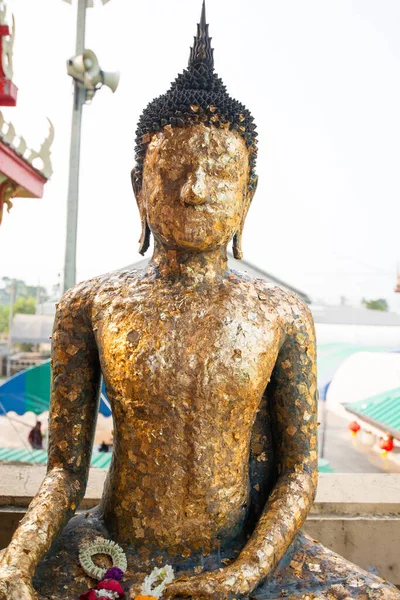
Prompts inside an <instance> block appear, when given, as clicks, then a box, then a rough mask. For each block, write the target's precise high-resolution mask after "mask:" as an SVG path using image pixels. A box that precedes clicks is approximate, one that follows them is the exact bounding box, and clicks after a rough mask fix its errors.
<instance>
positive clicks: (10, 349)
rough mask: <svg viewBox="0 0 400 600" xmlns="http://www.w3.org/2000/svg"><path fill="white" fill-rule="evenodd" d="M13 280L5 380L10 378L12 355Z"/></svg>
mask: <svg viewBox="0 0 400 600" xmlns="http://www.w3.org/2000/svg"><path fill="white" fill-rule="evenodd" d="M16 287H17V286H16V284H15V280H13V281H12V282H11V283H10V308H9V312H8V345H7V347H8V350H7V378H9V377H11V353H12V336H11V329H12V322H13V317H14V303H15V292H16Z"/></svg>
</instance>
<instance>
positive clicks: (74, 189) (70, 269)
mask: <svg viewBox="0 0 400 600" xmlns="http://www.w3.org/2000/svg"><path fill="white" fill-rule="evenodd" d="M86 3H87V0H78V14H77V23H76V54H77V55H78V54H83V51H84V49H85V33H86V8H87V4H86ZM85 100H86V89H85V87H84V86H83V85H81V84H80V83H79V81H76V80H74V103H73V108H72V128H71V147H70V154H69V181H68V206H67V240H66V245H65V264H64V282H63V285H64V291H67V290H68V289H69V288H70V287H72V286H73V285H75V282H76V241H77V231H78V202H79V163H80V156H81V130H82V110H83V105H84V104H85Z"/></svg>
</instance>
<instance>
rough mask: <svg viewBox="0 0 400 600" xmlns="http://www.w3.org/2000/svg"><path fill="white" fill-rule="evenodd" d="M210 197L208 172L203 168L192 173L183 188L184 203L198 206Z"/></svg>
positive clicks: (182, 199)
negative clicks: (207, 179)
mask: <svg viewBox="0 0 400 600" xmlns="http://www.w3.org/2000/svg"><path fill="white" fill-rule="evenodd" d="M208 199H209V193H208V186H207V182H206V174H205V172H204V171H203V170H202V169H198V170H197V171H196V172H195V173H190V175H189V177H188V179H187V181H186V182H185V184H184V185H183V186H182V189H181V201H182V203H183V204H191V205H192V206H196V205H199V204H205V203H206V202H207V200H208Z"/></svg>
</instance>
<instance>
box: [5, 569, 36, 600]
mask: <svg viewBox="0 0 400 600" xmlns="http://www.w3.org/2000/svg"><path fill="white" fill-rule="evenodd" d="M0 600H37V596H36V593H35V590H34V589H33V587H32V583H31V580H30V578H29V577H27V576H25V575H24V574H23V573H21V572H19V571H18V570H17V569H13V568H11V567H7V566H0Z"/></svg>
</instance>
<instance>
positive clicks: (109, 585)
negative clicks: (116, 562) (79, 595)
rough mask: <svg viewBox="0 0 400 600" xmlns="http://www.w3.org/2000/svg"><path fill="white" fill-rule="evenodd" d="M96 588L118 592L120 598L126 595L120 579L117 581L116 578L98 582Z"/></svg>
mask: <svg viewBox="0 0 400 600" xmlns="http://www.w3.org/2000/svg"><path fill="white" fill-rule="evenodd" d="M96 589H97V590H109V591H110V592H116V593H117V594H119V598H123V597H124V596H125V592H124V589H123V587H122V585H121V584H120V583H119V582H118V581H115V579H108V580H107V581H100V583H98V584H97V585H96ZM89 600H92V599H91V598H89Z"/></svg>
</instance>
